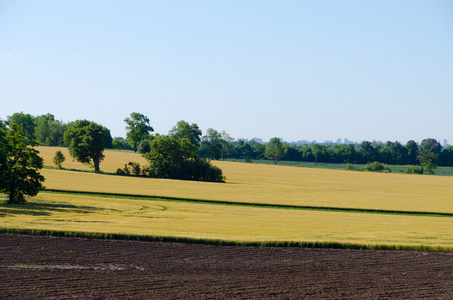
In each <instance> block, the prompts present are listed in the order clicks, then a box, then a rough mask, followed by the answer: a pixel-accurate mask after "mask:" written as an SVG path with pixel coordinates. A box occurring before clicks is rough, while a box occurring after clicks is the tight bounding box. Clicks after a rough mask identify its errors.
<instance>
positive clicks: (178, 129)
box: [168, 120, 201, 149]
mask: <svg viewBox="0 0 453 300" xmlns="http://www.w3.org/2000/svg"><path fill="white" fill-rule="evenodd" d="M168 136H170V137H172V138H175V139H182V138H186V139H188V140H189V141H190V143H191V144H192V145H193V146H194V147H195V149H198V148H199V146H200V141H201V130H200V128H198V125H197V124H195V123H193V124H189V123H188V122H186V121H183V120H181V121H179V122H178V123H176V125H175V126H174V127H173V128H172V129H171V130H170V131H169V132H168Z"/></svg>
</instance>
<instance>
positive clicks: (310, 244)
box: [0, 227, 453, 252]
mask: <svg viewBox="0 0 453 300" xmlns="http://www.w3.org/2000/svg"><path fill="white" fill-rule="evenodd" d="M0 234H23V235H41V236H56V237H66V238H89V239H112V240H130V241H144V242H167V243H184V244H202V245H215V246H241V247H285V248H289V247H294V248H296V247H297V248H326V249H348V250H387V251H388V250H396V251H427V252H453V247H452V246H428V245H394V244H393V245H386V244H355V243H340V242H316V241H261V242H259V241H234V240H221V239H200V238H189V237H178V236H154V235H137V234H120V233H102V232H86V231H63V230H46V229H25V228H3V227H0Z"/></svg>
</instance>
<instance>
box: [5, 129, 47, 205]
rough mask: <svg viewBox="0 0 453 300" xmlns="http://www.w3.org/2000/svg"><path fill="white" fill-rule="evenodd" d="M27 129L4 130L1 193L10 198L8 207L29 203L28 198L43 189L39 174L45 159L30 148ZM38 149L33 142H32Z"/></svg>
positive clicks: (42, 179) (41, 177) (41, 178)
mask: <svg viewBox="0 0 453 300" xmlns="http://www.w3.org/2000/svg"><path fill="white" fill-rule="evenodd" d="M26 140H27V137H26V136H25V134H24V132H23V129H22V127H21V126H19V125H18V124H16V123H11V124H10V125H9V128H8V129H7V130H6V132H5V131H4V130H3V129H0V179H1V180H0V192H3V193H6V194H7V195H8V204H24V203H26V200H25V195H27V196H35V195H37V194H38V192H39V190H40V189H42V188H43V185H42V183H43V182H44V180H45V179H44V176H42V175H41V174H40V173H39V170H40V169H42V167H43V159H42V158H41V157H40V156H39V155H38V153H39V152H38V151H37V150H36V149H34V148H33V147H27V145H26V144H25V141H26ZM29 142H30V143H31V146H35V145H36V144H35V142H34V141H33V140H31V141H29Z"/></svg>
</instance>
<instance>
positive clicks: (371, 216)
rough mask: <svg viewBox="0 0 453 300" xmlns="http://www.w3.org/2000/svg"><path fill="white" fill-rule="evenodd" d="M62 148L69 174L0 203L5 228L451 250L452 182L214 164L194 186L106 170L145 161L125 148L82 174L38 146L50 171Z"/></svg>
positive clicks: (50, 176) (49, 174)
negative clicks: (211, 179) (219, 176)
mask: <svg viewBox="0 0 453 300" xmlns="http://www.w3.org/2000/svg"><path fill="white" fill-rule="evenodd" d="M58 149H61V150H62V151H63V153H64V154H65V156H66V157H67V161H66V162H65V163H63V167H64V168H65V169H63V170H57V169H53V168H46V169H43V170H42V173H43V175H44V176H45V177H46V182H45V186H46V188H47V189H49V190H52V191H53V192H41V193H40V194H39V195H38V196H37V197H35V198H32V199H30V200H29V202H30V203H29V204H27V206H25V207H15V206H11V207H10V206H4V205H3V206H0V216H1V217H2V225H1V227H2V228H5V229H8V230H12V229H20V230H49V231H60V232H92V233H101V234H120V235H123V236H152V237H177V238H186V239H188V240H199V241H203V240H206V241H214V240H215V241H231V242H238V243H241V242H244V243H253V242H257V243H263V244H266V243H268V244H269V245H272V243H284V242H288V243H297V242H299V243H321V244H322V243H326V244H329V243H331V244H332V243H333V244H335V243H337V244H339V245H347V246H351V245H360V246H365V247H366V246H369V247H370V248H373V247H376V248H379V247H381V248H382V247H384V248H385V247H391V246H395V247H403V246H407V248H408V249H432V250H445V251H450V250H452V249H453V243H452V241H453V229H452V226H451V224H452V222H453V178H452V177H438V176H419V175H406V174H380V173H369V172H353V171H343V170H326V169H313V168H300V167H288V166H273V165H255V164H244V163H235V162H222V161H215V162H213V163H214V164H216V165H217V166H219V167H220V168H222V170H223V171H224V174H225V176H226V178H227V180H226V183H206V182H191V181H180V180H165V179H151V178H143V177H132V176H116V175H111V174H106V173H111V172H114V171H115V170H116V169H117V168H118V167H122V166H123V165H124V164H125V163H127V162H129V161H136V162H140V163H141V164H145V163H146V161H145V160H144V159H143V158H142V157H141V155H139V154H135V153H131V152H114V151H106V152H105V155H106V158H105V161H104V162H103V163H101V170H102V171H104V172H105V173H101V174H95V173H93V172H81V171H80V170H89V168H90V167H89V166H86V165H83V164H80V163H77V162H73V161H71V159H70V157H69V153H68V152H67V149H64V148H54V147H39V151H40V153H41V155H42V156H43V157H44V159H45V165H46V166H51V165H52V157H53V155H54V154H55V151H56V150H58ZM63 192H68V193H63ZM71 192H86V193H92V194H91V195H83V194H75V193H71ZM114 194H116V195H119V196H114ZM143 196H146V198H143ZM140 197H141V198H140ZM159 197H160V198H159ZM0 200H1V199H0ZM197 201H198V202H197ZM403 248H404V247H403ZM401 249H402V248H401Z"/></svg>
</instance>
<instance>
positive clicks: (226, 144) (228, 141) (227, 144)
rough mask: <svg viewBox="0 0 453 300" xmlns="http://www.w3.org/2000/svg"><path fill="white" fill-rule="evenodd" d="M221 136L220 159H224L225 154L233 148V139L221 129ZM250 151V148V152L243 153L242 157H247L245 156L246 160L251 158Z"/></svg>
mask: <svg viewBox="0 0 453 300" xmlns="http://www.w3.org/2000/svg"><path fill="white" fill-rule="evenodd" d="M221 136H222V138H221V141H220V143H221V144H222V160H225V156H227V155H228V153H229V152H230V151H231V150H232V149H233V148H234V146H233V141H234V139H233V138H232V137H231V136H230V135H229V134H228V133H227V132H226V131H225V130H222V133H221ZM249 146H250V144H249ZM252 152H253V151H252V149H251V148H250V153H249V154H245V156H244V158H245V157H247V158H246V160H247V161H249V160H251V159H252Z"/></svg>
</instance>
